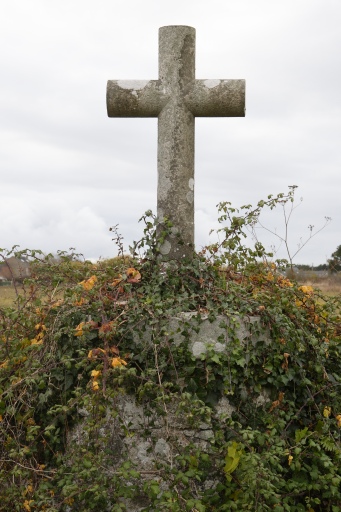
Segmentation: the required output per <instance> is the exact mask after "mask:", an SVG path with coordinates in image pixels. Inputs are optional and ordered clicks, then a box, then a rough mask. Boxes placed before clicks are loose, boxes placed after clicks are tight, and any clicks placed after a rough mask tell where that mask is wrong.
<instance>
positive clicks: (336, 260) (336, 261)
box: [328, 245, 341, 272]
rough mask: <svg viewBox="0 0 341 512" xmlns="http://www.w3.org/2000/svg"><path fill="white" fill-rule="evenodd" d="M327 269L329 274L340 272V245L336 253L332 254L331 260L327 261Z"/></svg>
mask: <svg viewBox="0 0 341 512" xmlns="http://www.w3.org/2000/svg"><path fill="white" fill-rule="evenodd" d="M328 267H329V270H330V272H340V270H341V245H339V246H338V247H337V249H336V251H334V252H333V254H332V256H331V258H330V259H329V260H328Z"/></svg>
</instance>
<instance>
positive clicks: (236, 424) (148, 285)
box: [0, 193, 341, 512]
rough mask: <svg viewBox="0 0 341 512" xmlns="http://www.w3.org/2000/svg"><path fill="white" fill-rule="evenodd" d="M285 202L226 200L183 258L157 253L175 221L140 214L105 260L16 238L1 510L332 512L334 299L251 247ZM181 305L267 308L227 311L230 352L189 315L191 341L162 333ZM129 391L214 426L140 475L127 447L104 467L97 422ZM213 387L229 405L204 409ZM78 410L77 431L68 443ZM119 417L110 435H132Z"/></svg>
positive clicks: (336, 391)
mask: <svg viewBox="0 0 341 512" xmlns="http://www.w3.org/2000/svg"><path fill="white" fill-rule="evenodd" d="M291 200H292V196H291V195H290V193H289V194H288V195H287V196H285V195H283V194H280V195H279V196H277V197H275V198H272V197H268V199H267V200H266V201H260V202H259V203H258V205H257V207H256V208H254V209H253V208H252V207H251V206H250V205H248V206H246V207H242V208H241V209H240V210H237V209H234V208H232V207H231V205H230V204H229V203H223V204H221V205H220V207H219V211H220V219H219V220H220V222H221V225H222V227H221V229H220V230H219V235H220V239H221V242H220V243H219V244H218V243H217V244H214V245H212V246H210V247H206V248H205V249H204V250H203V251H202V252H201V253H198V254H194V255H193V259H192V260H191V261H181V262H174V261H173V262H168V263H163V262H161V261H160V258H159V254H160V253H159V247H160V244H161V243H162V241H163V239H164V238H165V237H167V236H169V229H170V228H171V226H170V225H168V224H167V223H166V225H164V226H163V227H162V228H161V227H160V226H156V220H155V218H154V217H153V216H151V215H150V214H149V213H148V214H146V215H145V216H144V217H143V221H144V223H145V231H144V237H143V238H142V240H140V241H139V242H138V243H136V244H135V246H134V249H133V256H132V258H125V257H123V253H122V247H121V241H120V237H119V236H118V235H117V241H118V245H119V248H120V255H119V257H118V258H116V259H114V260H112V261H110V264H108V262H99V263H98V264H96V265H94V264H92V263H90V262H81V261H79V258H78V257H77V256H76V255H74V254H64V253H60V255H59V258H57V259H53V258H51V257H44V256H43V255H42V254H40V253H39V252H34V251H33V252H32V251H25V254H26V257H27V258H29V259H30V260H31V268H32V277H31V279H30V280H27V281H26V282H25V284H24V291H23V292H22V293H21V294H20V295H19V296H18V298H17V301H16V303H15V305H14V306H13V307H11V308H4V309H0V420H1V421H0V443H1V444H0V510H3V511H8V510H13V511H14V510H15V511H28V512H30V511H32V512H33V511H46V512H56V511H65V512H67V511H82V512H84V511H92V510H101V511H106V510H107V511H112V512H114V511H115V512H118V511H124V510H132V508H133V505H132V504H134V503H135V505H134V506H136V510H145V511H147V510H151V511H152V510H154V511H172V512H175V511H192V512H203V511H230V510H238V511H239V510H252V511H259V512H261V511H267V510H271V511H276V512H280V511H310V512H312V511H315V512H317V511H321V512H322V511H323V512H326V511H330V512H338V511H341V486H340V483H341V475H340V468H341V444H340V433H341V393H340V384H341V343H340V341H341V340H340V335H341V329H340V299H337V298H334V299H331V298H329V299H327V298H324V297H322V296H321V294H320V293H319V291H318V290H316V289H312V288H310V287H306V286H299V285H298V284H297V283H295V282H290V281H289V280H288V279H286V278H285V277H284V276H283V274H282V273H281V272H280V266H279V264H278V263H277V264H275V263H270V262H269V259H268V258H269V255H267V254H266V253H265V251H264V248H263V247H262V246H261V245H260V244H259V243H257V244H256V246H255V247H253V248H248V247H247V246H246V245H244V237H245V232H246V231H245V230H246V229H247V228H248V227H249V226H252V225H254V223H255V222H257V218H258V216H259V214H260V212H261V210H262V208H265V207H269V208H274V207H275V206H276V205H277V204H278V203H280V204H283V201H291ZM156 228H158V229H157V230H156ZM156 231H157V233H158V234H157V235H156ZM140 253H141V254H140ZM18 256H20V254H19V255H18ZM184 311H190V312H193V313H194V317H195V319H196V321H197V323H198V326H199V325H200V323H201V321H202V318H203V316H204V315H206V316H207V315H208V317H209V319H210V320H211V321H213V320H214V319H215V318H216V317H217V316H218V315H224V316H225V317H226V318H228V319H229V318H230V319H232V318H236V315H238V316H239V317H240V318H248V317H250V316H257V317H259V319H260V322H259V324H257V327H255V330H256V331H255V332H253V333H252V338H251V337H250V339H249V340H244V341H243V342H242V341H241V340H240V339H238V335H237V332H238V330H237V326H236V328H234V324H233V322H229V323H228V325H227V324H226V326H225V327H226V329H227V330H228V334H229V340H230V342H229V343H228V344H227V347H226V350H225V351H223V352H219V353H217V352H215V351H214V350H207V352H205V353H203V354H202V355H201V356H200V357H199V358H195V357H194V356H193V354H192V352H191V350H190V348H189V343H187V342H186V328H185V329H184V330H183V332H182V333H181V334H182V335H183V336H184V338H185V341H184V343H181V344H178V343H174V340H173V339H172V338H171V337H170V336H169V335H167V325H168V321H169V319H170V318H172V317H174V316H177V315H179V313H181V312H184ZM146 329H147V331H148V336H147V337H146ZM269 340H270V341H269ZM124 394H126V395H127V396H128V395H132V396H135V398H136V402H137V403H138V404H141V405H143V407H145V409H146V410H148V411H150V414H152V413H153V411H157V413H158V414H159V415H160V416H166V415H167V407H168V406H169V404H174V403H175V404H177V405H176V408H177V410H176V411H175V413H176V414H179V416H182V417H185V418H186V421H189V422H190V423H191V425H192V427H193V429H195V428H196V427H197V426H199V425H200V424H202V423H203V422H205V424H207V425H209V427H210V429H211V430H212V432H213V435H212V437H211V438H210V439H209V440H208V442H207V443H205V445H204V446H203V445H200V444H199V445H198V444H195V443H194V442H189V443H188V444H187V445H185V446H183V447H182V449H181V450H178V452H177V453H176V456H175V457H174V459H173V460H172V461H171V462H170V461H167V460H164V461H161V462H159V463H158V466H157V467H155V468H154V470H152V471H149V474H148V475H147V476H146V475H143V474H142V473H143V471H141V468H140V467H138V466H137V465H136V464H134V461H132V460H129V458H127V460H124V461H122V463H120V464H119V466H118V467H117V466H116V467H115V470H114V471H113V469H112V461H113V459H114V458H115V453H114V452H111V451H110V450H109V448H107V449H106V448H105V447H106V436H107V435H108V433H107V432H106V429H105V428H102V427H103V426H104V425H105V422H106V420H107V416H108V411H109V410H110V411H111V413H110V414H111V415H112V416H113V417H115V419H116V420H117V421H118V422H120V417H119V411H118V409H116V410H115V403H116V402H115V400H117V397H118V396H120V395H124ZM222 397H225V398H227V399H228V401H229V403H230V404H231V407H232V410H233V412H232V415H231V416H228V415H225V417H224V416H217V415H216V414H214V413H213V411H214V407H215V406H216V404H217V403H218V402H219V400H220V399H221V398H222ZM84 411H85V412H86V424H85V423H84V427H83V430H84V439H86V441H84V442H81V443H79V444H78V445H77V444H76V443H70V435H71V433H72V432H73V429H74V428H76V427H77V425H78V426H79V425H82V422H84V416H85V412H84ZM120 425H121V428H120V429H119V430H118V431H117V437H120V438H124V436H131V435H132V433H131V431H130V429H129V425H125V424H124V422H121V424H120ZM145 435H146V438H147V437H148V435H149V433H148V431H147V429H146V434H145ZM129 503H130V505H129ZM136 504H139V508H137V505H136Z"/></svg>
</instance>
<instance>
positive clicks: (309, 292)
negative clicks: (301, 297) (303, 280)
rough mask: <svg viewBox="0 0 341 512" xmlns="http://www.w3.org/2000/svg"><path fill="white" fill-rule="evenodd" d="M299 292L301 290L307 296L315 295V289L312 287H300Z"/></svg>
mask: <svg viewBox="0 0 341 512" xmlns="http://www.w3.org/2000/svg"><path fill="white" fill-rule="evenodd" d="M299 290H301V291H302V292H303V293H304V294H305V295H313V293H314V288H313V287H312V286H300V287H299Z"/></svg>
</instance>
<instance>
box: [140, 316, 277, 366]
mask: <svg viewBox="0 0 341 512" xmlns="http://www.w3.org/2000/svg"><path fill="white" fill-rule="evenodd" d="M260 333H261V334H260ZM164 335H165V336H168V338H171V339H172V340H173V342H174V343H176V344H181V343H184V342H186V343H188V345H189V349H190V350H191V352H192V354H193V356H194V357H196V358H200V357H201V356H202V355H203V354H205V353H206V352H207V350H209V349H212V350H214V351H215V352H223V351H224V350H225V349H226V346H227V344H228V343H229V342H230V340H231V336H233V338H234V339H238V340H239V341H240V342H241V343H247V342H248V341H250V342H252V341H254V340H256V339H259V336H260V335H261V336H262V337H263V339H264V341H265V342H270V337H269V333H267V332H266V331H264V329H263V328H262V327H261V323H260V318H259V317H258V316H250V317H244V318H241V317H239V316H237V315H235V316H233V317H227V316H224V315H218V316H217V317H216V318H215V319H214V320H211V319H210V318H209V316H208V315H206V314H203V315H201V316H200V319H198V316H197V313H196V312H187V313H181V314H179V315H178V316H177V317H172V318H170V319H169V321H168V325H167V329H166V330H165V331H164ZM150 336H151V330H150V329H149V328H147V329H146V331H145V332H144V333H143V336H142V339H143V341H149V340H150ZM134 337H135V340H138V338H139V334H137V333H135V334H134Z"/></svg>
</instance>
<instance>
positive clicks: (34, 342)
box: [31, 334, 44, 345]
mask: <svg viewBox="0 0 341 512" xmlns="http://www.w3.org/2000/svg"><path fill="white" fill-rule="evenodd" d="M43 341H44V338H43V337H42V336H39V334H37V336H36V337H35V338H33V340H31V345H42V343H43Z"/></svg>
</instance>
